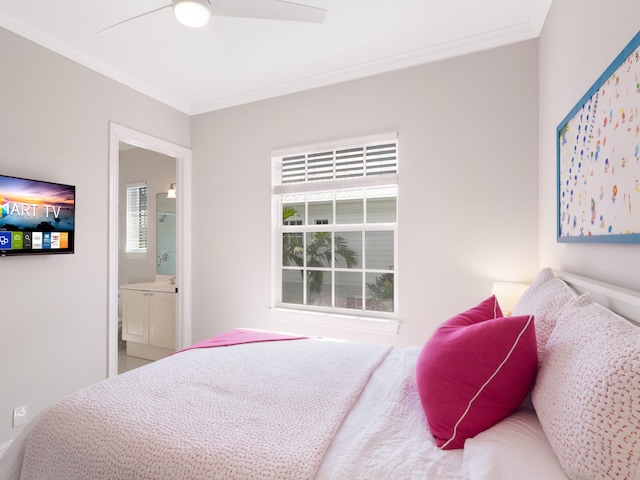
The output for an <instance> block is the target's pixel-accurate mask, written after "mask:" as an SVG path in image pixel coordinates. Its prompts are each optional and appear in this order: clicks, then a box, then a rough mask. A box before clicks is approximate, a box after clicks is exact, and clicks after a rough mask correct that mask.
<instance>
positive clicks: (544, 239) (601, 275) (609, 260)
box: [539, 0, 640, 290]
mask: <svg viewBox="0 0 640 480" xmlns="http://www.w3.org/2000/svg"><path fill="white" fill-rule="evenodd" d="M638 19H640V2H637V1H631V0H613V1H611V2H607V3H606V6H605V4H604V3H603V2H601V1H597V0H586V1H585V0H554V2H553V5H552V7H551V10H550V12H549V17H548V18H547V21H546V23H545V26H544V29H543V31H542V35H541V37H540V47H539V48H540V162H539V177H540V193H539V205H540V264H541V265H542V266H551V267H554V268H559V269H564V270H567V271H570V272H573V273H577V274H581V275H585V276H589V277H593V278H597V279H600V280H601V281H605V282H609V283H613V284H617V285H620V286H622V287H626V288H632V289H635V290H638V289H639V288H640V272H639V270H638V265H640V246H639V245H606V244H558V243H556V197H557V195H556V188H557V186H556V150H555V149H556V143H555V135H556V128H557V126H558V124H559V123H560V122H561V121H562V120H563V119H564V117H565V116H566V115H567V114H568V113H569V111H570V110H571V109H572V108H573V107H574V106H575V104H576V103H577V102H578V101H579V100H580V99H581V98H582V96H583V95H584V94H585V93H586V92H587V90H588V89H589V88H590V87H591V86H592V85H593V83H594V82H595V81H596V80H597V79H598V77H599V76H600V75H601V74H602V73H603V72H604V71H605V69H606V68H607V67H608V66H609V65H610V64H611V62H612V61H613V60H614V58H615V57H616V56H617V55H618V54H619V53H620V52H621V51H622V49H623V48H624V47H625V46H626V45H627V43H628V42H629V41H630V40H631V39H632V38H633V36H634V35H635V34H636V33H638V29H639V28H640V22H639V21H638ZM637 207H638V205H637V204H636V208H637Z"/></svg>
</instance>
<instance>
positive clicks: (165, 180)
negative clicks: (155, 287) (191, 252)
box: [118, 148, 176, 285]
mask: <svg viewBox="0 0 640 480" xmlns="http://www.w3.org/2000/svg"><path fill="white" fill-rule="evenodd" d="M119 158H120V211H119V214H118V223H119V229H120V231H119V241H120V248H119V249H118V254H119V258H118V285H126V284H129V283H142V282H151V281H153V280H155V278H156V211H157V209H156V195H157V194H158V193H165V194H166V192H167V190H168V189H169V184H171V183H176V159H175V158H172V157H168V156H166V155H163V154H161V153H157V152H152V151H151V150H146V149H143V148H133V149H129V150H123V151H121V152H120V157H119ZM135 182H146V184H147V196H148V208H149V225H148V228H147V234H148V245H147V253H146V254H145V255H144V256H143V258H141V257H140V256H139V255H136V256H135V258H129V257H127V255H126V254H125V252H124V250H125V247H126V241H127V240H126V231H127V230H126V228H127V225H126V212H127V200H126V196H127V194H126V184H127V183H135Z"/></svg>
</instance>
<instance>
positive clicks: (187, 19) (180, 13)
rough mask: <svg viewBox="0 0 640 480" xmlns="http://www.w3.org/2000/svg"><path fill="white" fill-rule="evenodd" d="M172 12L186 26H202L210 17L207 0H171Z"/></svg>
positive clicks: (209, 7) (209, 6)
mask: <svg viewBox="0 0 640 480" xmlns="http://www.w3.org/2000/svg"><path fill="white" fill-rule="evenodd" d="M173 13H174V14H175V16H176V18H177V19H178V21H179V22H180V23H182V24H183V25H186V26H187V27H193V28H198V27H204V26H205V25H206V24H207V23H208V22H209V17H211V5H210V4H209V2H208V0H173Z"/></svg>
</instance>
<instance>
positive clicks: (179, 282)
mask: <svg viewBox="0 0 640 480" xmlns="http://www.w3.org/2000/svg"><path fill="white" fill-rule="evenodd" d="M121 144H128V145H131V146H133V147H137V148H142V149H145V150H149V151H152V152H156V153H160V154H162V155H166V156H169V157H173V158H175V160H176V180H175V182H176V188H177V189H178V190H179V191H180V194H179V195H178V196H177V198H176V207H175V208H176V230H177V232H176V271H175V282H176V289H177V296H176V348H177V349H180V348H184V347H186V346H188V345H190V344H191V215H190V212H191V195H190V192H191V150H189V149H187V148H184V147H181V146H179V145H176V144H173V143H170V142H166V141H164V140H162V139H159V138H156V137H153V136H150V135H147V134H144V133H142V132H138V131H135V130H132V129H130V128H127V127H124V126H122V125H118V124H115V123H112V124H111V126H110V139H109V180H110V182H109V272H108V273H109V280H108V341H107V352H108V354H107V356H108V358H107V370H108V371H107V376H108V377H112V376H115V375H117V373H118V290H119V280H118V258H119V245H120V243H119V222H118V217H119V215H118V210H119V209H118V204H119V176H120V175H119V173H120V172H119V169H120V145H121Z"/></svg>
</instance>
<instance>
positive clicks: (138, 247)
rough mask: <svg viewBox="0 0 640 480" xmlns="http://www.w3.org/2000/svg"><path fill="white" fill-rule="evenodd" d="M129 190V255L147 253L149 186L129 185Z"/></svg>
mask: <svg viewBox="0 0 640 480" xmlns="http://www.w3.org/2000/svg"><path fill="white" fill-rule="evenodd" d="M126 190H127V241H126V251H127V253H145V252H146V251H147V228H148V224H149V208H148V203H147V184H146V183H145V182H137V183H128V184H127V185H126Z"/></svg>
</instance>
